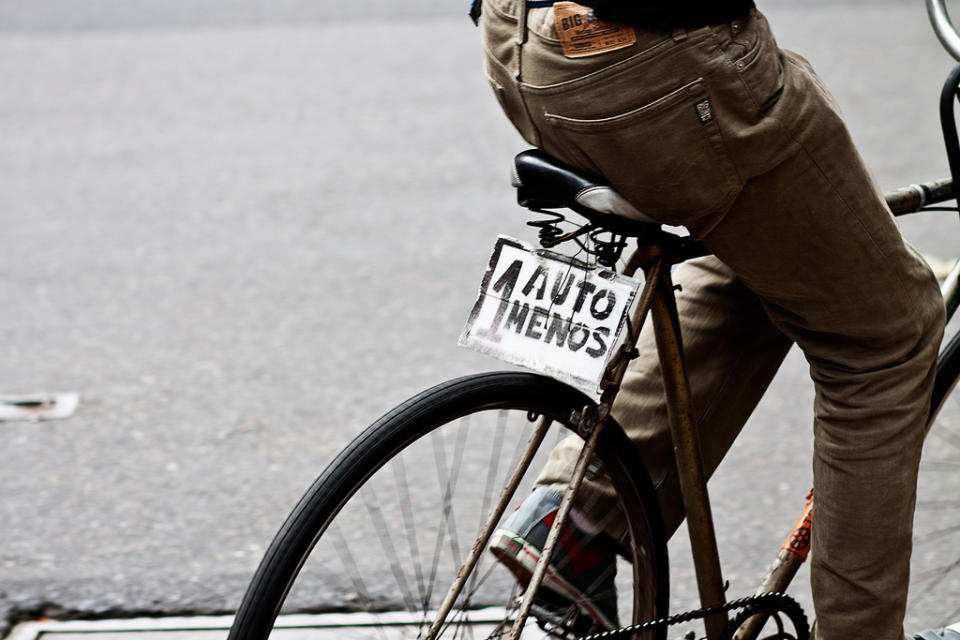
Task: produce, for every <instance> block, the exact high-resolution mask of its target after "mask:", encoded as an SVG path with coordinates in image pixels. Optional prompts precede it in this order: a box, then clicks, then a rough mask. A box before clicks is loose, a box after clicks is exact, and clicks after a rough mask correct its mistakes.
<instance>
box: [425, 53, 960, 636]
mask: <svg viewBox="0 0 960 640" xmlns="http://www.w3.org/2000/svg"><path fill="white" fill-rule="evenodd" d="M958 43H960V40H958ZM958 92H960V66H958V67H957V68H955V69H954V70H953V72H952V73H951V74H950V75H949V76H948V78H947V81H946V83H945V84H944V87H943V91H942V93H941V102H940V117H941V124H942V127H943V133H944V141H945V143H946V147H947V156H948V160H949V164H950V169H951V174H952V176H953V180H940V181H937V182H932V183H928V184H923V185H911V186H910V187H907V188H904V189H900V190H898V191H894V192H892V193H889V194H887V195H886V201H887V204H888V206H889V207H890V209H891V211H892V212H893V213H894V214H895V215H903V214H907V213H912V212H916V211H919V210H921V209H923V208H924V207H928V206H929V205H933V204H937V203H941V202H946V201H948V200H951V199H956V198H958V195H960V194H957V193H955V191H954V187H953V185H954V184H955V183H956V184H960V181H958V180H957V178H958V177H960V140H958V134H957V128H956V120H955V116H954V100H958V99H960V94H958ZM958 204H960V202H958ZM649 226H650V227H652V229H653V230H652V231H651V233H650V234H648V235H643V236H640V238H639V241H638V245H639V246H638V248H637V249H636V250H635V251H634V253H633V255H632V256H631V257H630V259H629V261H628V263H627V266H626V268H625V269H624V273H625V275H628V276H633V275H635V274H636V273H638V272H639V271H643V273H644V276H645V284H644V288H643V291H642V293H641V296H640V299H639V302H638V304H637V306H636V309H635V310H634V312H633V315H632V324H631V325H630V326H631V327H634V328H637V330H638V329H639V327H641V326H642V325H643V323H644V322H645V321H646V319H647V316H650V317H651V318H652V321H653V327H654V334H655V337H656V344H657V352H658V354H659V361H660V370H661V373H662V377H663V384H664V392H665V397H666V401H667V414H668V419H669V425H670V433H671V436H672V438H673V443H674V452H675V456H676V462H677V469H678V473H679V480H680V487H681V490H682V495H683V505H684V509H685V512H686V519H687V528H688V532H689V536H690V543H691V549H692V555H693V561H694V567H695V571H696V577H697V587H698V591H699V596H700V602H701V605H702V606H703V607H705V608H706V607H713V606H717V605H723V604H724V603H725V601H726V598H725V593H724V592H725V589H724V584H725V583H724V579H723V573H722V570H721V567H720V558H719V552H718V549H717V541H716V535H715V530H714V524H713V516H712V512H711V508H710V498H709V494H708V491H707V475H706V472H705V470H704V466H703V460H702V457H701V449H700V438H699V432H698V430H697V427H696V424H695V422H694V417H693V416H694V414H693V400H692V398H691V393H690V385H689V382H688V378H687V370H686V365H685V363H684V356H683V345H682V338H681V332H680V324H679V317H678V314H677V307H676V298H675V296H674V285H673V281H672V278H671V275H670V268H671V267H672V266H673V265H675V264H678V263H680V262H683V261H685V260H688V259H691V258H694V257H698V256H703V255H706V254H707V253H708V252H707V250H706V249H705V248H704V247H703V246H702V245H700V244H699V243H697V242H695V241H693V240H691V239H689V238H686V237H680V236H676V235H673V234H670V233H667V232H664V231H663V230H661V229H660V228H659V226H658V225H652V224H651V225H649ZM941 293H942V294H943V297H944V301H945V303H946V307H947V318H948V319H949V318H950V317H951V316H952V315H953V313H954V312H955V311H956V309H957V307H958V305H960V261H958V263H957V265H956V266H954V268H953V270H952V271H951V273H950V274H949V275H948V276H947V278H946V279H945V281H944V282H943V284H942V286H941ZM636 333H637V331H630V332H628V334H629V335H628V336H627V337H626V339H625V341H624V343H623V345H622V346H621V347H620V349H619V350H618V351H617V352H616V353H615V355H614V356H613V357H612V358H611V360H610V362H609V364H608V365H607V368H606V371H605V373H604V377H603V380H602V382H601V395H600V400H599V402H598V404H597V406H596V408H595V409H593V408H592V407H591V408H588V409H585V410H583V411H581V413H580V415H579V424H578V428H577V431H578V432H579V433H580V434H581V435H583V436H584V438H585V444H584V447H583V449H582V450H581V453H580V457H579V459H578V462H577V465H576V467H575V470H574V473H573V477H572V479H571V481H570V484H569V486H568V488H567V491H566V492H565V494H564V497H563V500H562V502H561V505H560V508H559V511H558V513H557V516H556V518H555V520H554V523H553V526H552V528H551V530H550V533H549V535H548V537H547V541H546V544H545V546H544V549H543V552H542V554H541V557H540V560H539V562H538V564H537V566H536V569H535V571H534V573H533V576H532V578H531V580H530V584H529V586H528V587H527V589H526V591H525V593H524V596H523V599H522V602H521V604H520V608H519V610H518V612H517V614H516V618H515V620H514V623H513V627H512V629H511V633H510V636H509V638H510V640H517V639H518V638H519V637H520V634H521V632H522V630H523V627H524V625H525V623H526V620H527V617H528V615H529V614H530V610H531V606H532V604H533V599H534V594H535V593H536V592H537V590H538V589H539V588H540V585H541V583H542V581H543V578H544V575H545V571H546V567H547V565H548V563H549V562H550V558H551V556H552V554H553V550H554V547H555V546H556V544H557V540H558V538H559V532H560V528H561V526H562V525H563V523H564V522H565V520H566V518H567V516H568V515H569V512H570V508H571V505H572V502H573V496H574V494H575V493H576V491H577V489H578V488H579V487H580V484H581V483H582V481H583V478H584V475H585V472H586V468H587V464H588V462H589V460H590V458H591V456H592V455H593V453H594V450H595V448H596V445H597V442H598V438H599V434H600V431H601V429H603V427H604V425H605V423H606V419H607V417H608V416H609V414H610V408H611V406H612V405H613V401H614V398H615V397H616V395H617V393H618V391H619V390H620V385H621V382H622V381H623V377H624V374H625V372H626V370H627V366H628V364H629V362H630V361H631V360H632V359H633V358H635V357H636V355H637V353H636V348H635V347H636V344H635V340H636ZM591 409H592V410H591ZM938 410H939V407H938V406H933V407H932V408H931V419H932V418H933V417H934V416H935V414H936V412H937V411H938ZM549 424H550V421H549V420H548V419H546V418H542V419H541V421H540V424H539V425H538V427H537V429H536V430H535V432H534V435H533V436H532V437H531V439H530V441H529V443H528V444H527V448H526V450H525V452H524V454H523V455H521V459H520V461H519V462H518V463H517V465H516V467H515V468H514V470H513V473H512V475H511V476H510V479H509V480H508V482H507V485H506V486H505V487H504V489H503V492H502V494H501V497H500V499H499V501H498V502H497V504H496V505H495V506H494V507H493V509H492V511H491V513H490V516H489V518H488V520H487V522H486V524H485V526H484V528H483V530H482V531H481V533H480V535H479V536H478V538H477V540H476V541H475V543H474V545H473V548H472V550H471V553H470V555H469V557H468V559H467V561H466V562H465V563H464V564H463V565H462V567H461V569H460V571H459V572H458V574H457V579H456V580H455V582H454V584H453V585H452V586H451V588H450V590H449V592H448V593H447V596H446V598H445V599H444V601H443V603H442V604H441V606H440V607H439V609H438V611H437V614H436V617H435V619H434V621H433V623H432V625H431V628H430V630H429V631H428V633H427V635H426V636H425V638H426V640H433V639H434V638H436V637H437V635H438V634H439V632H440V631H441V629H442V628H443V626H444V623H445V620H446V617H447V615H448V614H449V612H450V611H451V609H452V608H453V605H454V602H455V601H456V599H457V597H458V595H459V594H460V592H461V590H462V588H463V586H464V584H465V583H466V580H467V578H468V576H469V574H470V573H471V572H472V570H473V568H474V567H475V565H476V563H477V561H478V560H479V558H480V556H481V555H482V554H483V552H484V550H485V549H486V546H487V544H488V542H489V538H490V536H491V534H492V533H493V530H494V528H495V527H496V524H497V522H498V521H499V520H500V518H501V517H502V515H503V513H504V511H505V510H506V507H507V503H508V502H509V499H510V497H511V496H512V495H513V493H514V491H515V490H516V487H517V485H518V484H519V481H520V478H521V477H522V475H523V474H524V472H525V471H526V469H527V467H528V466H529V464H530V462H531V460H532V459H533V454H534V452H535V451H536V450H537V448H538V447H539V446H540V444H541V443H542V440H543V436H544V434H545V433H546V430H547V428H548V427H549ZM807 498H808V499H807V504H806V508H805V509H804V511H803V513H802V515H801V516H800V518H799V520H798V521H797V524H796V526H795V527H794V528H793V530H792V532H791V533H790V535H789V536H788V537H787V540H786V542H785V543H784V544H783V546H782V548H781V549H780V551H779V554H778V556H777V558H776V560H775V561H774V563H773V565H772V566H771V567H770V569H769V571H768V574H767V576H766V577H765V579H764V580H763V581H762V583H761V584H760V586H759V588H758V589H757V591H756V593H758V594H760V593H770V592H784V591H785V590H786V588H787V586H788V585H789V584H790V582H791V580H792V579H793V577H794V576H795V575H796V573H797V570H798V569H799V568H800V566H801V565H802V564H803V562H804V561H805V560H806V557H807V553H808V551H809V545H810V536H809V532H810V526H811V508H812V499H813V494H812V492H811V494H810V495H809V496H807ZM765 620H766V618H765V615H764V614H757V615H755V616H754V617H753V618H751V619H749V620H748V621H747V622H746V623H744V624H743V625H741V627H740V628H739V630H738V631H737V632H736V635H735V636H734V638H735V640H754V639H755V638H757V636H758V635H759V633H760V632H761V630H762V626H763V624H764V623H765ZM704 624H705V627H706V634H707V640H715V639H716V638H718V637H719V636H720V634H721V633H722V632H723V631H724V629H725V627H726V625H727V616H726V614H725V613H717V614H712V615H710V616H707V617H705V618H704Z"/></svg>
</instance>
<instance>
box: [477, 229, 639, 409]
mask: <svg viewBox="0 0 960 640" xmlns="http://www.w3.org/2000/svg"><path fill="white" fill-rule="evenodd" d="M639 286H640V283H639V282H637V281H636V280H634V279H632V278H627V277H625V276H622V275H619V274H617V273H616V272H614V271H611V270H609V269H602V268H590V267H587V266H586V265H584V264H582V263H580V262H579V261H576V260H573V259H571V258H568V257H566V256H562V255H559V254H556V253H553V252H550V251H544V250H534V249H533V248H532V247H530V246H529V245H527V244H525V243H522V242H520V241H519V240H514V239H513V238H508V237H506V236H500V237H499V238H498V239H497V244H496V246H495V247H494V250H493V255H492V256H491V257H490V265H489V267H488V268H487V271H486V273H485V274H484V276H483V282H482V283H481V285H480V293H479V295H478V297H477V301H476V303H475V304H474V306H473V311H472V312H471V313H470V318H469V320H468V321H467V325H466V326H465V327H464V329H463V333H462V334H461V335H460V345H461V346H464V347H468V348H470V349H474V350H475V351H479V352H481V353H486V354H488V355H491V356H493V357H495V358H499V359H501V360H504V361H506V362H509V363H511V364H517V365H520V366H524V367H528V368H530V369H533V370H535V371H539V372H541V373H544V374H547V375H549V376H552V377H554V378H557V379H559V380H561V381H563V382H566V383H568V384H571V385H573V386H575V387H577V388H579V389H582V390H584V391H586V392H587V393H592V394H595V393H596V392H597V387H598V386H599V384H600V380H601V378H602V377H603V371H604V368H605V367H606V365H607V361H608V360H609V359H610V356H611V354H612V353H613V351H614V348H615V347H616V346H617V345H618V343H619V339H620V329H621V327H622V326H623V324H624V322H625V320H626V317H627V312H628V311H629V309H630V306H631V305H632V303H633V299H634V297H635V296H636V293H637V288H638V287H639Z"/></svg>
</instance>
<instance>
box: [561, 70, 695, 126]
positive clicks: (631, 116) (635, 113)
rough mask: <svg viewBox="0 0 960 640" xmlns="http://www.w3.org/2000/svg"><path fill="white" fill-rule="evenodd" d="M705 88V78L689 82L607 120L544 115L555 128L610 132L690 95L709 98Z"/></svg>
mask: <svg viewBox="0 0 960 640" xmlns="http://www.w3.org/2000/svg"><path fill="white" fill-rule="evenodd" d="M703 87H704V81H703V78H702V77H701V78H697V79H696V80H694V81H693V82H688V83H687V84H685V85H683V86H682V87H679V88H678V89H674V90H673V91H671V92H670V93H668V94H666V95H663V96H661V97H659V98H657V99H656V100H654V101H653V102H648V103H647V104H645V105H642V106H640V107H637V108H636V109H631V110H630V111H625V112H624V113H620V114H617V115H614V116H608V117H606V118H596V119H586V118H570V117H567V116H562V115H559V114H556V113H544V114H543V116H544V118H545V119H546V120H548V121H550V123H551V124H554V125H555V126H558V127H560V128H567V129H571V130H573V131H578V132H580V133H587V134H589V133H590V132H592V131H595V132H600V131H610V130H613V129H617V128H618V127H622V126H625V125H627V124H631V123H633V122H635V121H638V120H643V119H644V118H643V117H646V116H653V115H656V114H657V113H660V112H661V111H662V110H663V109H665V108H667V107H669V106H672V105H673V104H674V103H676V102H678V101H679V100H680V98H682V97H685V96H686V94H688V93H699V94H702V95H703V96H704V97H708V96H707V92H706V90H705V89H704V88H703ZM694 88H701V89H702V90H701V91H699V92H694V91H691V89H694Z"/></svg>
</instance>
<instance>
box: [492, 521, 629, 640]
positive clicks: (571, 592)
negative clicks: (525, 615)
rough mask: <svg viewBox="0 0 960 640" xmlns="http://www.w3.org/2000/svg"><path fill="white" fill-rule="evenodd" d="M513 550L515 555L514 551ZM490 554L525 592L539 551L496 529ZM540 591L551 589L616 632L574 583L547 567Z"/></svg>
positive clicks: (520, 539) (507, 532) (611, 623)
mask: <svg viewBox="0 0 960 640" xmlns="http://www.w3.org/2000/svg"><path fill="white" fill-rule="evenodd" d="M513 549H516V550H517V551H516V553H514V552H513ZM490 552H491V553H492V554H493V555H494V557H495V558H496V559H497V560H499V561H500V563H501V564H502V565H503V566H505V567H506V568H507V569H508V570H509V571H510V573H512V574H513V576H514V577H515V578H516V579H517V582H519V583H520V584H521V585H523V588H524V589H526V588H527V585H529V584H530V579H531V578H532V577H533V572H534V570H535V569H536V567H537V563H538V562H539V561H540V554H541V552H542V550H541V549H538V548H536V547H535V546H533V545H532V544H530V543H528V542H527V541H526V540H524V539H522V538H519V537H517V536H513V535H511V534H510V532H509V531H504V530H503V529H499V530H497V531H496V532H495V533H494V534H493V537H492V538H491V541H490ZM542 586H543V588H545V589H548V590H550V591H551V592H553V594H555V595H556V596H559V597H560V598H562V599H563V600H564V604H573V605H574V606H576V607H577V608H578V609H579V610H580V611H582V612H583V613H585V614H586V615H588V616H590V618H592V619H593V620H594V621H595V622H596V623H597V624H598V625H600V626H601V627H603V628H604V629H616V628H617V625H616V624H614V623H613V622H612V621H611V620H610V619H609V618H607V616H605V615H604V614H603V613H602V612H601V611H600V610H599V609H597V608H596V607H593V606H591V605H590V602H591V601H590V599H589V598H587V597H586V595H585V594H584V593H583V592H582V591H580V590H579V589H577V588H576V587H575V586H573V584H571V583H570V582H569V581H568V580H566V579H565V578H564V577H563V576H561V575H560V574H558V573H557V572H556V571H554V570H553V568H552V567H551V566H550V565H547V571H546V573H545V574H544V577H543V584H542Z"/></svg>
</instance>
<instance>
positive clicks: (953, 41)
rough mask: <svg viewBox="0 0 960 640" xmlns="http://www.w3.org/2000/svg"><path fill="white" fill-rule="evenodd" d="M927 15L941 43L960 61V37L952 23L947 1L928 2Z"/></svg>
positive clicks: (932, 0)
mask: <svg viewBox="0 0 960 640" xmlns="http://www.w3.org/2000/svg"><path fill="white" fill-rule="evenodd" d="M927 14H928V15H929V16H930V24H932V25H933V30H934V31H935V32H936V34H937V38H939V39H940V43H941V44H942V45H943V47H944V48H945V49H946V50H947V52H948V53H949V54H950V55H952V56H953V57H954V58H956V59H957V60H960V35H958V34H957V28H956V27H954V26H953V23H952V22H951V21H950V16H949V14H948V13H947V7H946V5H945V0H927Z"/></svg>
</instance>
